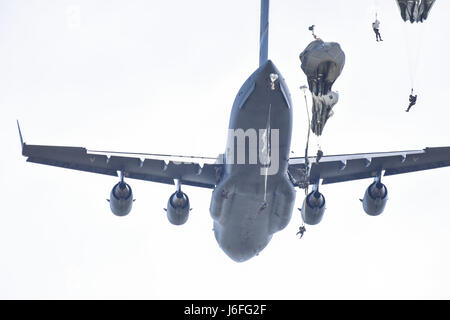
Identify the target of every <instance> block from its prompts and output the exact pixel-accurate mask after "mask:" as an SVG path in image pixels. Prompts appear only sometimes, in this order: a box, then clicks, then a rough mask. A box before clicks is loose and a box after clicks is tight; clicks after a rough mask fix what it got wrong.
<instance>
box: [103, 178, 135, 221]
mask: <svg viewBox="0 0 450 320" xmlns="http://www.w3.org/2000/svg"><path fill="white" fill-rule="evenodd" d="M109 206H110V207H111V211H112V213H114V214H115V215H116V216H119V217H122V216H126V215H127V214H128V213H130V211H131V207H132V206H133V191H132V190H131V187H130V186H129V185H128V184H127V183H125V182H123V181H121V182H119V183H118V184H116V185H115V186H114V187H113V188H112V190H111V195H110V198H109Z"/></svg>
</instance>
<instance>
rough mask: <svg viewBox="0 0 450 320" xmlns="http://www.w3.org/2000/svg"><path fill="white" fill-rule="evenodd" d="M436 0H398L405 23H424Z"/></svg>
mask: <svg viewBox="0 0 450 320" xmlns="http://www.w3.org/2000/svg"><path fill="white" fill-rule="evenodd" d="M435 1H436V0H397V4H398V7H399V8H400V14H401V16H402V19H403V20H404V21H405V22H408V21H409V22H411V23H414V22H424V21H425V20H426V19H427V17H428V13H429V12H430V10H431V7H432V6H433V4H434V2H435Z"/></svg>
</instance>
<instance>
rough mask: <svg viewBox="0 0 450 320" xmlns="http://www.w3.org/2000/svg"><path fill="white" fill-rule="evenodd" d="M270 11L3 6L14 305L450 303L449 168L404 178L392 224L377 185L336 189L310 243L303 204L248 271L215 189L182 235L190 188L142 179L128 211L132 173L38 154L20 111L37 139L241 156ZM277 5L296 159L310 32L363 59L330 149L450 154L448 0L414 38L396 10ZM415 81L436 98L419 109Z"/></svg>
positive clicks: (200, 197)
mask: <svg viewBox="0 0 450 320" xmlns="http://www.w3.org/2000/svg"><path fill="white" fill-rule="evenodd" d="M259 6H260V1H259V0H246V1H242V0H228V1H218V0H190V1H182V0H172V1H144V0H142V1H137V0H134V1H115V0H114V1H113V0H110V1H100V0H97V1H90V0H89V1H88V0H86V1H77V0H72V1H56V0H53V1H49V0H40V1H7V0H0V110H1V111H2V116H1V118H0V141H1V145H2V150H3V152H2V156H1V158H0V177H1V179H0V194H1V201H2V205H1V208H2V209H1V213H0V298H2V299H11V298H12V299H15V298H21V299H29V298H33V299H35V298H38V299H67V298H75V299H77V298H88V299H91V298H102V299H103V298H106V299H109V298H125V299H316V298H324V299H331V298H338V299H349V298H352V299H367V298H374V299H399V298H400V299H405V298H406V299H411V298H425V299H431V298H438V299H449V298H450V276H449V270H450V255H449V252H450V232H449V231H450V210H449V206H448V201H447V199H448V194H449V184H448V181H449V179H450V169H449V168H443V169H436V170H431V171H424V172H418V173H412V174H406V175H399V176H394V177H386V178H385V179H384V183H385V184H386V185H387V187H388V189H389V201H388V203H387V206H386V210H385V212H384V213H383V214H382V215H381V216H378V217H370V216H368V215H366V214H365V213H364V211H363V209H362V206H361V203H360V201H359V200H358V199H359V198H361V197H362V196H363V194H364V191H365V188H366V187H367V186H368V185H369V184H370V183H371V180H361V181H355V182H346V183H341V184H335V185H326V186H323V187H322V188H321V191H322V192H323V193H324V195H325V197H326V199H327V211H326V212H325V216H324V218H323V220H322V222H321V223H320V224H319V225H317V226H307V231H306V234H305V236H304V237H303V238H302V239H301V240H299V239H298V238H297V237H296V232H297V230H298V227H299V225H300V214H299V212H298V210H295V212H294V213H293V217H292V220H291V222H290V224H289V225H288V227H286V229H284V230H282V231H281V232H279V233H277V234H275V235H274V237H273V239H272V241H271V242H270V243H269V245H268V246H267V247H266V249H264V250H263V251H262V252H261V254H260V255H259V256H258V257H255V258H253V259H251V260H249V261H247V262H245V263H235V262H233V261H232V260H231V259H230V258H229V257H228V256H226V254H225V253H224V252H223V251H222V250H221V249H220V248H219V246H218V244H217V242H216V240H215V238H214V234H213V232H212V219H211V217H210V215H209V203H210V199H211V190H209V189H198V188H194V187H187V186H186V187H184V191H185V192H186V193H187V194H188V195H189V197H190V200H191V205H192V207H193V211H192V212H191V216H190V219H189V221H188V222H187V223H186V224H185V225H183V226H181V227H180V226H173V225H171V224H170V223H169V222H168V221H167V218H166V216H165V212H164V211H163V207H164V206H165V205H166V203H167V199H168V197H169V195H170V194H171V193H173V192H174V187H173V186H167V185H162V184H157V183H150V182H144V181H137V180H128V183H130V185H131V186H132V188H133V190H134V194H135V197H136V199H137V200H136V202H135V204H134V207H133V210H132V212H131V213H130V214H129V215H128V216H126V217H121V218H119V217H116V216H114V215H113V214H112V213H111V212H110V209H109V204H108V203H107V202H106V200H105V199H107V198H109V192H110V190H111V188H112V187H113V185H114V184H115V183H117V178H114V177H109V176H101V175H95V174H91V173H84V172H77V171H71V170H66V169H61V168H54V167H47V166H41V165H37V164H30V163H26V162H25V158H24V157H22V156H21V154H20V142H19V136H18V133H17V127H16V123H15V120H16V119H19V120H20V123H21V127H22V133H23V136H24V140H25V142H27V143H30V144H48V145H66V146H80V147H87V148H89V149H100V150H114V151H132V152H150V153H172V154H186V155H199V156H213V157H214V156H217V155H218V154H219V153H223V152H224V149H225V142H226V136H227V128H228V121H229V114H230V111H231V106H232V103H233V101H234V97H235V95H236V93H237V92H238V90H239V88H240V86H241V85H242V83H243V82H244V81H245V80H246V79H247V77H248V76H249V75H250V74H251V73H252V72H253V71H254V70H255V69H256V68H257V67H258V57H259V52H258V50H259V43H258V41H259V14H260V8H259ZM270 9H271V10H270V31H269V57H270V59H272V61H273V62H274V63H275V65H276V66H277V67H278V69H279V70H280V72H281V73H282V75H283V76H284V78H285V79H286V82H287V84H288V86H289V88H290V91H291V95H292V100H293V105H294V117H295V118H294V131H293V140H292V149H293V151H294V152H295V155H297V156H302V152H303V150H304V144H305V138H306V133H307V131H306V129H307V127H306V126H307V120H306V111H305V105H304V100H303V96H302V94H301V92H300V90H299V89H298V88H299V86H300V85H303V84H306V77H305V75H304V74H303V72H302V71H301V69H300V61H299V59H298V56H299V54H300V52H301V51H302V50H303V49H304V48H305V47H306V46H307V45H308V43H309V42H310V41H312V40H313V39H312V36H311V33H310V32H309V31H308V29H307V28H308V26H309V25H311V24H315V25H316V33H317V34H318V35H319V36H320V37H321V38H322V39H323V40H324V41H334V42H338V43H340V45H341V47H342V49H343V50H344V52H345V54H346V64H345V67H344V70H343V72H342V74H341V76H340V77H339V78H338V80H337V81H336V82H335V84H334V86H333V89H334V90H337V91H339V94H340V100H339V102H338V104H337V105H336V106H335V109H334V110H335V115H334V116H333V118H331V119H330V120H329V121H328V122H327V124H326V126H325V130H324V135H323V137H322V139H321V145H322V148H323V151H324V153H325V154H340V153H359V152H380V151H400V150H411V149H413V150H414V149H422V148H425V147H435V146H450V129H449V127H448V119H449V117H450V111H449V102H448V101H449V99H448V94H449V92H450V80H449V77H448V74H449V72H450V62H449V61H450V60H449V59H448V57H449V56H450V45H449V42H448V41H447V39H448V34H449V31H450V27H449V23H448V12H450V2H449V1H445V0H437V1H436V4H435V6H434V7H433V9H432V10H431V13H430V15H429V18H428V20H427V21H426V22H425V23H424V24H423V25H420V26H414V27H413V26H411V25H410V24H406V23H404V22H403V20H402V19H401V17H400V13H399V10H398V7H397V5H396V3H395V1H393V0H379V1H372V0H340V1H339V0H333V1H331V0H272V1H271V6H270ZM375 12H378V18H379V20H380V22H381V28H380V32H381V35H382V37H383V39H384V41H383V42H376V41H375V34H374V33H373V31H372V29H371V23H372V22H373V20H374V18H375ZM420 35H421V36H420ZM407 39H409V40H408V41H406V40H407ZM419 39H421V40H420V41H419ZM416 40H417V41H416ZM407 48H410V49H409V51H408V50H407ZM408 52H409V53H408ZM417 52H420V54H419V55H418V57H415V54H416V53H417ZM410 71H414V72H410ZM410 74H415V79H414V80H415V81H414V86H415V87H414V88H415V91H416V93H417V94H418V99H417V105H416V106H414V107H413V109H412V111H411V112H409V113H406V112H405V111H404V110H405V109H406V107H407V105H408V95H409V92H410V89H411V77H410ZM313 142H314V143H313V149H312V152H314V151H315V149H314V147H315V146H314V144H315V141H313ZM303 195H304V192H303V191H302V190H299V191H298V192H297V200H296V207H300V206H301V202H302V201H303Z"/></svg>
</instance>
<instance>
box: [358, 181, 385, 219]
mask: <svg viewBox="0 0 450 320" xmlns="http://www.w3.org/2000/svg"><path fill="white" fill-rule="evenodd" d="M387 195H388V190H387V188H386V186H385V185H384V184H382V183H381V182H380V181H374V182H373V183H372V184H371V185H370V186H369V187H368V188H367V190H366V193H365V194H364V199H363V200H362V203H363V208H364V211H365V212H366V213H367V214H368V215H370V216H377V215H379V214H381V213H382V212H383V211H384V207H385V206H386V202H387V199H388V198H387Z"/></svg>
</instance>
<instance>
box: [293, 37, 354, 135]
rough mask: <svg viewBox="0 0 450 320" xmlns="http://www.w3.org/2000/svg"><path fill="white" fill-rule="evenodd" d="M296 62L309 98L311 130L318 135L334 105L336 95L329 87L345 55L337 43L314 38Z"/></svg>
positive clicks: (337, 73) (339, 72)
mask: <svg viewBox="0 0 450 320" xmlns="http://www.w3.org/2000/svg"><path fill="white" fill-rule="evenodd" d="M300 61H301V68H302V70H303V72H304V73H305V74H306V76H307V78H308V86H309V91H311V93H312V98H313V106H312V114H313V115H312V120H311V130H312V132H314V134H316V135H317V136H320V135H321V134H322V131H323V128H324V126H325V123H326V121H327V120H328V119H329V118H330V117H331V116H332V115H333V111H332V108H333V106H334V105H335V104H336V103H337V102H338V98H339V95H338V93H337V92H334V91H331V87H332V85H333V83H334V82H335V81H336V79H337V77H338V76H339V75H340V74H341V72H342V69H343V68H344V64H345V54H344V52H343V51H342V49H341V47H340V45H339V44H338V43H336V42H323V41H322V40H321V39H317V40H314V41H313V42H311V43H310V44H309V45H308V46H307V47H306V49H305V50H303V52H302V53H300Z"/></svg>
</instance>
